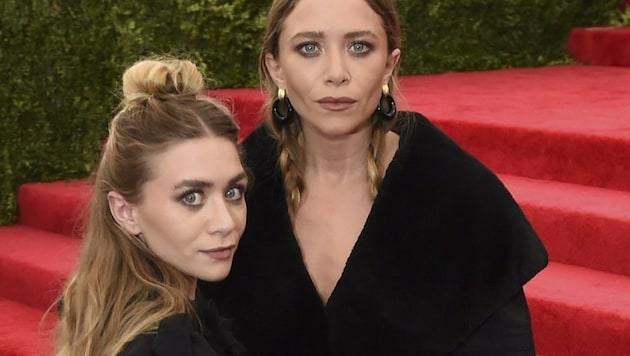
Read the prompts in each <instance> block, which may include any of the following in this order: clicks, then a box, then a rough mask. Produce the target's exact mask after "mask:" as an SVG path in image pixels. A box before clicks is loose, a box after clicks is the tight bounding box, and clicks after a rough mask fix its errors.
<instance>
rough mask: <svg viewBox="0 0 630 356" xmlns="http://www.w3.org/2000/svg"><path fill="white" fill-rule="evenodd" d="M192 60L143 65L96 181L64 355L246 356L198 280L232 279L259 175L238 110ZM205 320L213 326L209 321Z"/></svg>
mask: <svg viewBox="0 0 630 356" xmlns="http://www.w3.org/2000/svg"><path fill="white" fill-rule="evenodd" d="M203 86H204V80H203V77H202V75H201V73H200V72H199V71H198V69H197V67H196V66H195V65H194V64H193V63H192V62H190V61H186V60H176V59H163V60H153V59H152V60H143V61H139V62H137V63H135V64H134V65H132V66H131V67H130V68H128V69H127V70H126V72H125V73H124V75H123V93H124V98H123V100H122V103H121V108H120V110H119V111H118V113H117V114H116V115H115V116H114V118H113V120H112V121H111V124H110V128H109V137H108V140H107V143H106V144H105V146H104V148H103V152H102V157H101V160H100V163H99V165H98V167H97V170H96V173H95V176H94V177H93V179H94V181H93V193H92V199H91V204H90V210H89V217H88V220H87V227H86V232H85V236H84V246H83V250H82V252H81V256H80V259H79V263H78V266H77V267H76V270H75V271H74V273H73V274H72V275H71V276H70V278H69V280H68V281H67V284H66V286H65V289H64V291H63V293H62V295H61V297H60V308H59V323H58V327H57V340H56V341H57V343H56V350H55V354H56V355H59V356H62V355H72V356H77V355H85V356H87V355H239V354H242V353H243V352H244V349H243V347H242V346H241V345H240V344H239V343H238V342H237V341H236V340H235V339H234V338H233V337H232V336H231V334H230V333H229V332H228V330H226V329H225V326H224V324H225V323H224V322H223V320H222V319H221V318H220V317H219V315H218V313H217V311H216V309H215V308H214V305H213V304H212V302H211V301H207V300H206V301H203V302H201V298H197V296H196V290H197V288H196V285H197V280H205V281H219V280H222V279H224V278H225V277H226V276H227V275H228V273H229V272H230V268H231V264H232V257H233V255H234V252H235V250H236V248H237V246H238V243H239V240H240V237H241V234H242V232H243V230H244V228H245V220H246V204H245V200H244V195H245V190H246V187H247V185H248V176H247V174H246V170H245V168H244V165H243V163H242V159H241V155H240V153H239V149H238V146H237V138H238V133H239V129H238V126H237V124H236V123H235V121H234V120H233V117H232V115H231V113H230V112H229V111H228V110H227V109H226V108H225V107H224V106H223V105H221V104H219V103H218V102H216V101H214V100H212V99H210V98H208V97H206V96H204V95H203V94H202V93H201V91H202V89H203ZM202 321H203V322H202Z"/></svg>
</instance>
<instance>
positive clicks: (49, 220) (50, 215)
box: [17, 180, 91, 237]
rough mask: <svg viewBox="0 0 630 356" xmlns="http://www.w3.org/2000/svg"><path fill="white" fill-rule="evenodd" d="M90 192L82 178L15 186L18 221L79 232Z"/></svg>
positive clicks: (59, 231) (63, 232)
mask: <svg viewBox="0 0 630 356" xmlns="http://www.w3.org/2000/svg"><path fill="white" fill-rule="evenodd" d="M90 192H91V191H90V186H89V185H88V183H87V181H85V180H69V181H57V182H48V183H27V184H23V185H21V186H20V187H19V188H18V190H17V201H18V207H19V217H18V223H20V224H22V225H27V226H31V227H33V228H39V229H43V230H46V231H50V232H53V233H57V234H61V235H68V236H77V237H78V236H81V227H82V223H83V221H84V220H83V219H84V217H85V216H86V214H87V209H88V202H89V195H90Z"/></svg>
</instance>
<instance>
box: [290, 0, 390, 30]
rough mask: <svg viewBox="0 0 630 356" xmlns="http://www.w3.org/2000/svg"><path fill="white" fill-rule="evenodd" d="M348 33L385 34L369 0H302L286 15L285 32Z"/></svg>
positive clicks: (381, 22) (380, 20) (379, 18)
mask: <svg viewBox="0 0 630 356" xmlns="http://www.w3.org/2000/svg"><path fill="white" fill-rule="evenodd" d="M309 31H319V32H323V33H324V34H326V33H336V32H339V33H342V34H343V33H348V32H355V31H371V32H373V33H375V34H379V35H383V36H384V34H385V29H384V27H383V21H382V19H381V17H380V16H379V15H378V14H377V13H376V12H374V10H372V8H371V7H370V5H368V3H367V1H366V0H300V1H298V3H297V4H296V5H295V8H294V9H293V11H292V12H291V13H290V14H289V15H288V16H287V18H286V19H285V21H284V25H283V32H286V35H288V36H289V37H292V36H293V35H295V34H297V33H300V32H309Z"/></svg>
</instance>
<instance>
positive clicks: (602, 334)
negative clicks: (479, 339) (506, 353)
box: [525, 262, 630, 356]
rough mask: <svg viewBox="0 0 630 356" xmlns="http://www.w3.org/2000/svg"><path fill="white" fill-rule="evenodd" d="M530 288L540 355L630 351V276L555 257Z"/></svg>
mask: <svg viewBox="0 0 630 356" xmlns="http://www.w3.org/2000/svg"><path fill="white" fill-rule="evenodd" d="M525 293H526V295H527V299H528V303H529V306H530V310H531V315H532V324H533V329H534V338H535V342H536V348H537V350H536V351H537V352H538V353H539V354H540V355H549V356H555V355H562V356H595V355H602V356H603V355H627V354H628V352H629V350H630V277H628V276H620V275H616V274H610V273H605V272H599V271H594V270H591V269H586V268H582V267H577V266H570V265H565V264H560V263H553V262H552V263H550V265H549V266H548V267H547V268H545V269H544V270H543V271H542V272H540V273H539V274H538V275H537V276H535V277H534V279H532V280H531V281H530V282H529V283H528V284H527V285H526V286H525Z"/></svg>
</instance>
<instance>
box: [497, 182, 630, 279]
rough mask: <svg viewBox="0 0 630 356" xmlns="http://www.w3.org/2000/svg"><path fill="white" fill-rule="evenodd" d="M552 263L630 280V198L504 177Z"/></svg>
mask: <svg viewBox="0 0 630 356" xmlns="http://www.w3.org/2000/svg"><path fill="white" fill-rule="evenodd" d="M499 178H500V179H501V180H502V181H503V183H504V184H505V185H506V187H507V188H508V189H509V190H510V192H511V193H512V195H513V196H514V198H515V199H516V201H517V202H518V203H519V204H520V205H521V207H522V208H523V211H524V212H525V215H526V216H527V217H528V219H529V220H530V221H531V223H532V225H533V226H534V228H535V229H536V231H537V232H538V234H539V236H540V238H541V239H542V240H543V242H544V244H545V246H546V247H547V250H548V251H549V256H550V259H551V260H553V261H556V262H561V263H566V264H574V265H578V266H583V267H588V268H593V269H597V270H601V271H605V272H611V273H619V274H623V275H626V276H630V258H628V257H627V255H626V252H624V251H630V192H625V191H614V190H608V189H603V188H597V187H587V186H581V185H575V184H568V183H560V182H553V181H541V180H535V179H529V178H523V177H517V176H510V175H500V176H499Z"/></svg>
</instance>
